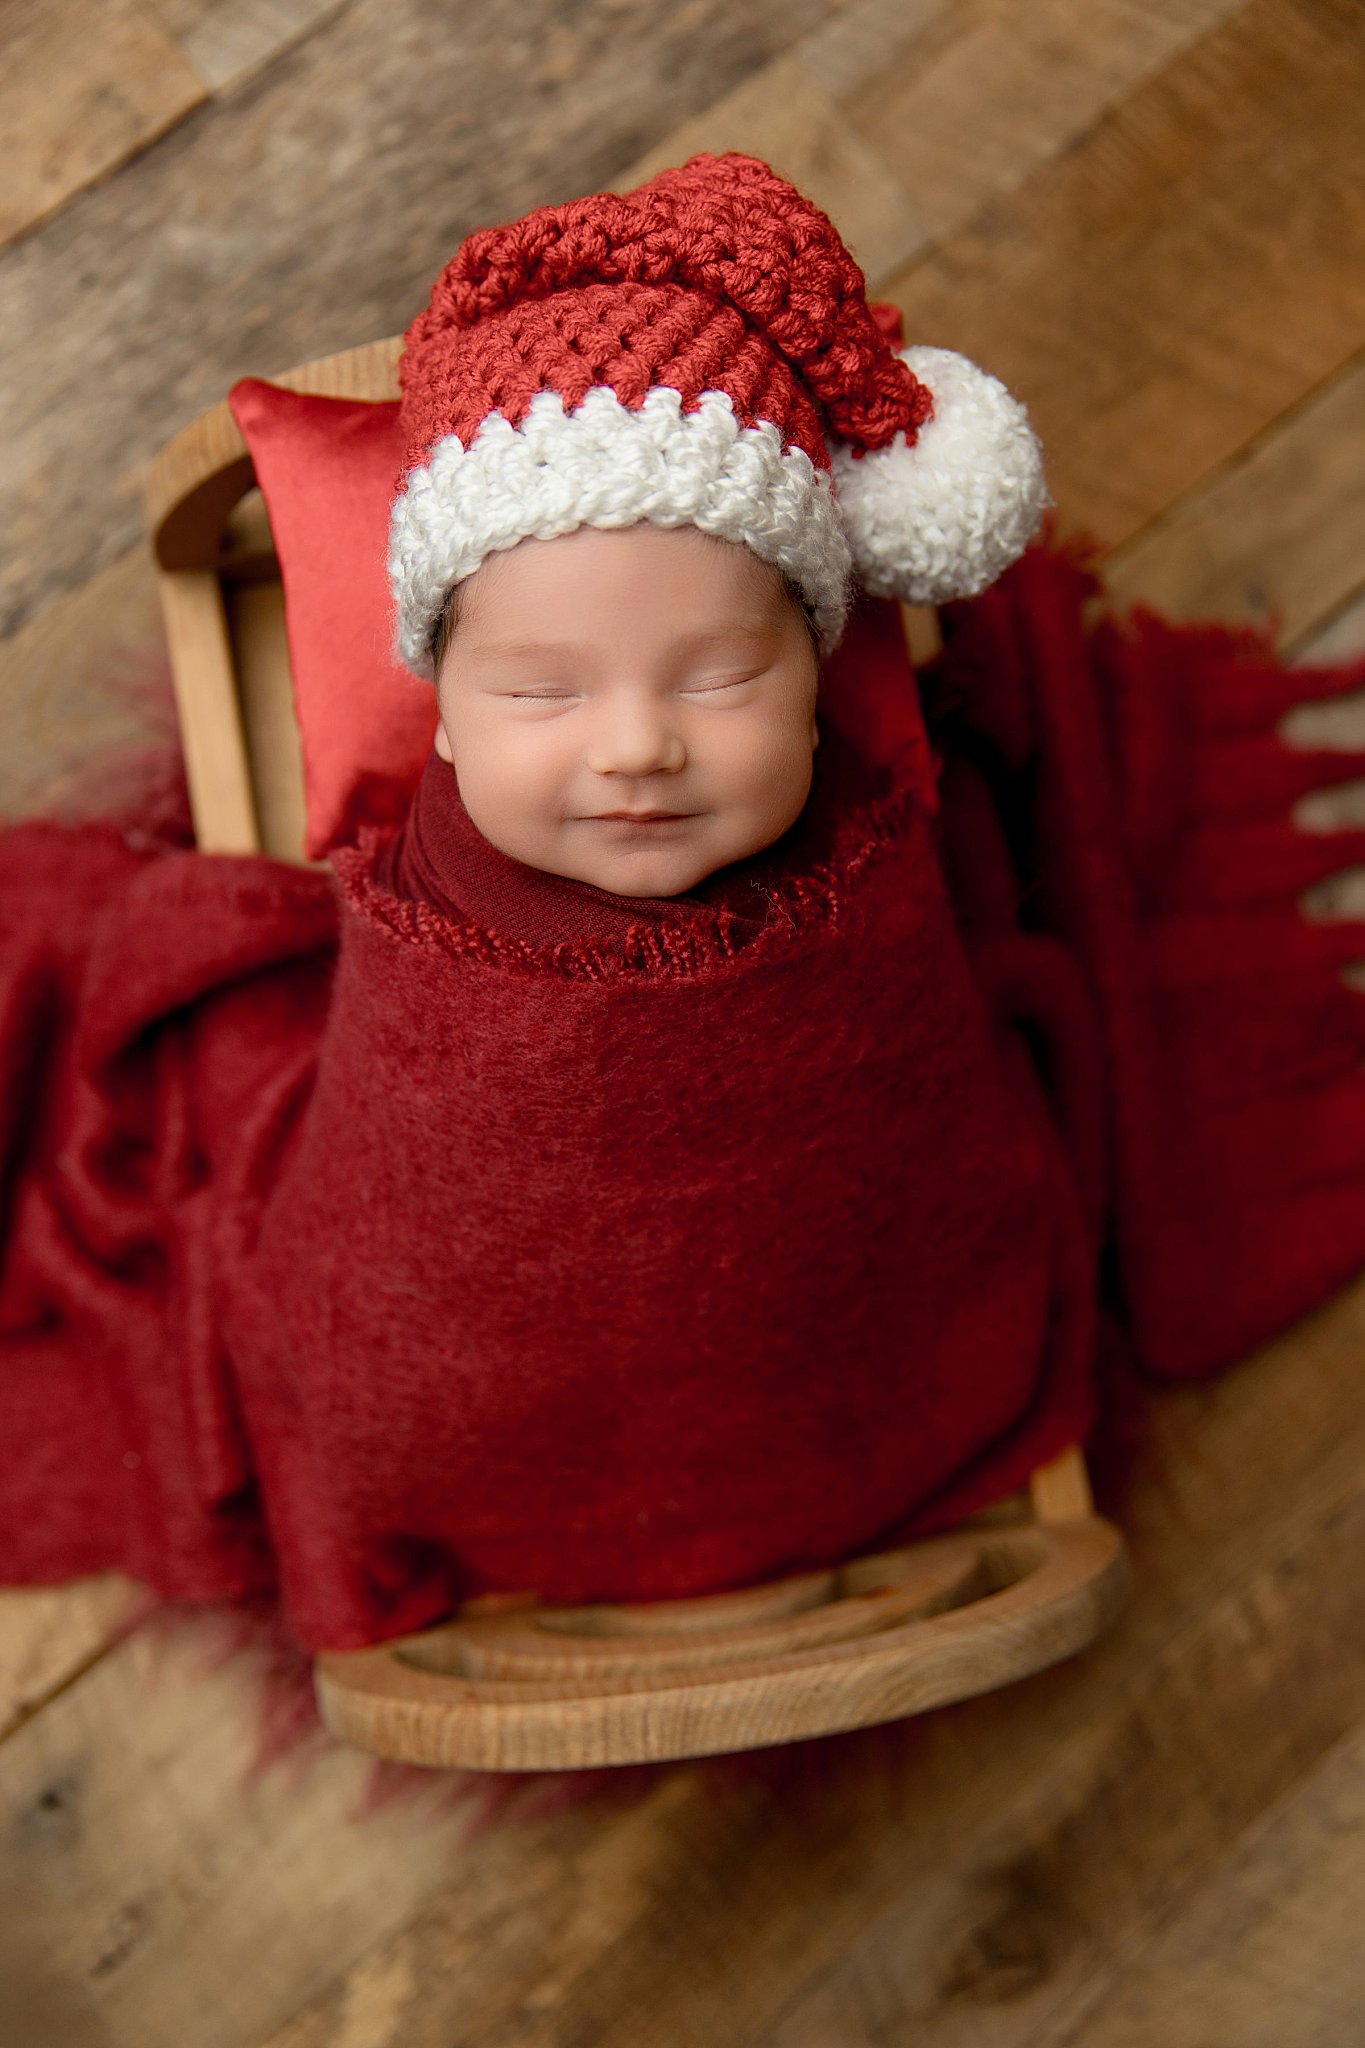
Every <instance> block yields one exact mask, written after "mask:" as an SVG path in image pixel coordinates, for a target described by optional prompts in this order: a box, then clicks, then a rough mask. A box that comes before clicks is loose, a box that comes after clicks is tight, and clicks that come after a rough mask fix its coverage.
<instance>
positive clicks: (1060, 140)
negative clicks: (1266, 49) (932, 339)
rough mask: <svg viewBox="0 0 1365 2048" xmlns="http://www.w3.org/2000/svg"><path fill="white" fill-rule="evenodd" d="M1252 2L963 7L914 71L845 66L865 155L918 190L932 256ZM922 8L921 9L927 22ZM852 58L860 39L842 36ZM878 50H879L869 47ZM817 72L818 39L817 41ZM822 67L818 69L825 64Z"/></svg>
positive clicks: (928, 41) (939, 26) (1126, 0)
mask: <svg viewBox="0 0 1365 2048" xmlns="http://www.w3.org/2000/svg"><path fill="white" fill-rule="evenodd" d="M1244 4H1245V0H1088V4H1078V0H1030V4H1029V5H1027V6H1021V5H1019V4H1017V0H961V4H959V5H957V6H955V7H953V8H952V9H951V10H949V11H946V12H941V13H940V15H939V18H938V20H937V22H936V23H935V32H933V33H930V34H928V35H926V36H924V37H923V39H922V41H921V42H920V43H918V44H917V45H914V46H912V47H911V48H910V50H909V52H908V61H905V62H897V61H896V60H895V58H894V56H889V57H888V56H887V54H886V49H885V43H883V53H882V56H881V58H880V59H879V58H878V55H877V52H876V49H875V44H874V45H873V46H872V47H870V48H869V49H868V55H867V61H866V63H865V65H864V66H863V67H861V68H860V69H859V70H857V71H856V72H854V71H853V70H852V67H851V66H849V65H842V66H838V65H836V67H835V70H834V79H835V83H834V84H832V85H831V87H830V89H831V90H833V91H836V92H837V93H838V95H839V97H840V100H841V103H842V104H843V106H844V107H845V108H846V110H847V113H848V115H849V117H850V119H851V120H852V122H853V124H854V125H855V127H856V129H857V132H858V134H859V136H860V137H861V138H862V140H863V142H864V143H865V145H866V146H867V147H868V148H869V149H871V150H872V151H873V152H875V154H876V155H877V156H878V157H879V158H880V160H881V161H882V163H883V164H884V165H885V167H886V170H887V171H888V172H889V173H890V174H891V175H892V176H894V177H895V178H896V179H897V180H898V181H899V183H900V184H901V186H902V187H903V188H904V190H905V191H906V192H907V193H909V195H910V197H911V199H912V201H913V204H914V207H915V212H916V217H917V219H918V221H919V223H920V228H921V235H922V243H923V246H925V247H927V246H928V245H930V244H932V243H935V242H939V241H942V240H943V239H944V238H945V237H946V236H948V235H951V234H954V233H956V232H957V230H959V229H960V228H963V227H965V226H967V224H968V223H969V222H970V221H971V220H972V219H973V218H974V217H975V215H976V214H977V213H978V212H980V211H981V210H982V209H983V208H985V207H990V206H995V205H998V204H999V203H1000V201H1001V200H1002V199H1003V198H1005V197H1006V196H1007V195H1008V194H1010V193H1011V192H1013V191H1014V190H1015V189H1016V187H1018V186H1019V185H1020V184H1022V183H1023V181H1024V180H1025V179H1026V178H1028V177H1029V176H1030V174H1031V173H1032V172H1034V171H1035V170H1037V169H1039V168H1040V166H1043V165H1046V164H1049V163H1051V162H1053V161H1054V160H1056V159H1058V158H1061V157H1063V156H1065V154H1066V153H1067V152H1068V151H1069V150H1070V149H1071V148H1073V147H1074V146H1075V145H1076V144H1077V143H1078V142H1080V141H1081V140H1082V139H1083V138H1084V137H1086V136H1088V135H1089V134H1090V132H1091V131H1092V130H1093V129H1094V128H1095V127H1096V125H1097V124H1098V123H1099V122H1100V121H1101V120H1102V119H1103V118H1104V117H1105V116H1106V115H1107V114H1108V113H1109V112H1110V110H1111V109H1112V108H1114V107H1115V106H1117V105H1118V104H1119V103H1120V102H1122V101H1123V100H1124V99H1125V98H1126V97H1127V96H1128V95H1130V94H1132V93H1133V92H1135V91H1136V89H1137V88H1138V87H1140V86H1141V85H1143V84H1144V83H1145V81H1146V80H1148V79H1149V78H1150V77H1152V75H1153V74H1154V73H1156V72H1158V71H1159V70H1161V69H1162V68H1163V67H1164V66H1166V65H1167V64H1169V63H1170V62H1171V61H1172V59H1174V58H1175V57H1177V56H1178V55H1179V54H1180V53H1181V52H1182V51H1183V50H1185V49H1187V48H1189V46H1190V45H1191V44H1193V43H1195V42H1196V41H1197V40H1198V39H1199V38H1200V37H1201V36H1202V35H1204V34H1205V33H1206V32H1207V31H1208V30H1209V29H1211V28H1213V27H1215V26H1217V25H1218V24H1219V23H1220V22H1223V21H1226V20H1227V19H1228V18H1229V17H1231V16H1232V15H1235V14H1236V13H1237V12H1238V11H1239V9H1240V8H1241V7H1242V6H1243V5H1244ZM918 11H919V10H915V14H916V15H917V14H918ZM843 41H844V47H845V48H846V49H851V48H852V47H853V45H854V38H853V37H852V36H851V35H850V36H846V37H845V38H844V39H843ZM869 41H871V39H869ZM808 47H809V48H810V50H811V52H812V55H813V56H816V55H817V53H818V56H817V64H818V67H819V68H818V70H817V75H819V74H820V71H823V68H824V62H827V61H828V59H827V56H826V52H825V50H824V49H823V48H822V47H821V38H820V36H819V34H818V32H817V34H815V35H813V36H812V37H811V38H810V41H809V45H808ZM821 60H823V61H821Z"/></svg>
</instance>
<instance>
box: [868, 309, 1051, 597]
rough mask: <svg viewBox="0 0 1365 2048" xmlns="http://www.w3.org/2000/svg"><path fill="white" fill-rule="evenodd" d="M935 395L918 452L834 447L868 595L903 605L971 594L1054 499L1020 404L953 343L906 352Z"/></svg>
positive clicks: (1010, 556)
mask: <svg viewBox="0 0 1365 2048" xmlns="http://www.w3.org/2000/svg"><path fill="white" fill-rule="evenodd" d="M899 353H900V358H901V361H902V362H904V363H908V364H909V365H910V368H911V370H912V371H913V372H914V374H915V376H916V377H917V378H918V379H919V381H920V383H921V384H927V385H928V387H929V390H930V391H931V392H932V393H933V399H934V416H933V418H932V419H931V420H929V421H927V422H926V424H925V425H924V426H922V427H921V428H920V430H919V434H918V437H917V439H916V441H915V444H914V446H913V447H910V448H907V446H906V444H905V435H904V434H903V433H902V434H897V435H896V438H895V440H894V441H891V442H889V443H888V445H887V446H886V447H885V448H876V449H872V450H870V451H869V452H868V453H867V454H865V455H861V456H857V457H855V456H854V454H853V452H852V450H851V449H850V448H849V447H848V446H847V445H846V444H845V443H844V442H836V443H835V444H834V445H833V447H832V448H831V451H830V453H831V458H832V461H833V466H834V488H835V496H836V499H837V502H838V509H839V516H840V519H841V520H842V522H843V527H844V531H845V533H846V534H847V535H848V541H849V546H850V548H851V549H852V552H853V559H854V562H855V564H856V566H857V570H858V578H859V581H860V582H861V583H862V586H863V588H864V590H866V591H868V592H869V594H870V595H871V596H873V597H898V598H901V599H902V600H903V601H904V602H905V603H906V604H943V603H946V602H947V601H948V600H949V599H951V598H957V597H975V596H976V595H977V594H978V592H979V591H982V590H985V589H986V587H987V585H988V584H991V583H994V581H995V579H996V577H997V576H998V575H1000V573H1001V571H1002V570H1004V569H1007V568H1008V567H1009V565H1010V563H1011V562H1012V561H1014V560H1015V558H1016V557H1017V556H1019V555H1021V554H1022V553H1023V552H1024V549H1025V548H1026V547H1027V546H1028V544H1029V542H1030V541H1031V540H1032V538H1033V536H1034V534H1035V533H1036V532H1037V530H1038V522H1039V520H1040V519H1041V518H1042V516H1043V512H1044V510H1045V508H1046V507H1047V506H1048V505H1049V504H1050V503H1051V502H1052V501H1051V499H1050V498H1049V496H1048V491H1047V483H1046V481H1045V479H1044V476H1043V459H1042V451H1041V449H1040V448H1039V445H1038V437H1037V435H1036V434H1035V433H1034V431H1033V429H1032V427H1030V425H1029V423H1028V414H1027V412H1026V411H1025V409H1024V407H1023V406H1022V405H1021V404H1020V403H1019V401H1018V399H1016V398H1011V396H1010V394H1009V392H1008V391H1006V389H1005V387H1004V385H1003V384H1002V383H1001V382H1000V380H999V379H998V378H997V377H992V376H989V375H988V374H987V372H986V371H985V370H979V369H978V368H977V367H976V364H975V363H969V362H968V361H967V358H966V357H965V356H960V355H955V354H954V352H953V351H952V350H951V349H946V348H907V349H902V350H900V351H899Z"/></svg>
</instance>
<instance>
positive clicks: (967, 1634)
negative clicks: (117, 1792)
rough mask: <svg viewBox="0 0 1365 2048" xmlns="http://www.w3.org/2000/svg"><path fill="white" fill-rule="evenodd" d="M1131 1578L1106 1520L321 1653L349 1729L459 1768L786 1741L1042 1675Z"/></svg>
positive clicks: (615, 1759)
mask: <svg viewBox="0 0 1365 2048" xmlns="http://www.w3.org/2000/svg"><path fill="white" fill-rule="evenodd" d="M1052 1485H1053V1487H1054V1488H1056V1490H1058V1491H1060V1490H1061V1489H1060V1487H1059V1486H1058V1485H1057V1482H1056V1481H1055V1480H1054V1481H1053V1482H1052ZM1046 1491H1047V1489H1045V1492H1046ZM1068 1491H1069V1492H1070V1494H1071V1495H1072V1497H1073V1499H1072V1501H1069V1502H1068V1503H1067V1505H1068V1506H1070V1505H1072V1504H1073V1502H1074V1496H1075V1492H1076V1486H1075V1480H1074V1474H1073V1475H1072V1481H1071V1485H1070V1487H1069V1488H1068ZM1127 1589H1128V1574H1127V1570H1126V1566H1125V1560H1124V1555H1123V1544H1122V1539H1121V1538H1120V1537H1119V1534H1118V1532H1117V1530H1116V1529H1114V1527H1113V1525H1112V1524H1111V1523H1108V1522H1106V1521H1104V1520H1103V1519H1102V1518H1101V1517H1100V1516H1098V1515H1093V1514H1084V1515H1076V1514H1068V1515H1066V1516H1062V1515H1058V1516H1057V1517H1055V1518H1054V1519H1053V1520H1051V1521H1047V1522H1044V1521H1041V1520H1040V1521H1038V1522H1036V1523H1035V1522H1033V1521H1031V1520H1025V1521H1022V1522H1020V1523H1018V1524H1016V1525H1015V1526H1013V1527H1002V1526H999V1525H997V1524H994V1523H990V1524H987V1525H986V1526H984V1527H982V1528H980V1529H976V1528H970V1527H968V1528H965V1529H962V1530H959V1531H957V1532H955V1533H953V1534H952V1535H948V1536H942V1537H938V1538H935V1539H933V1540H931V1541H928V1542H925V1543H921V1544H913V1545H911V1546H909V1547H907V1548H905V1549H903V1550H900V1551H894V1552H886V1553H882V1554H878V1555H874V1556H864V1557H858V1558H854V1559H851V1560H849V1562H848V1563H847V1564H845V1565H843V1566H841V1567H840V1568H839V1569H838V1570H837V1571H829V1572H819V1573H805V1574H802V1575H801V1576H800V1577H798V1578H793V1579H785V1580H780V1581H777V1582H775V1583H773V1584H771V1585H768V1586H756V1587H747V1588H745V1589H744V1590H743V1591H741V1592H738V1593H734V1594H713V1595H710V1596H709V1597H706V1598H703V1599H698V1600H674V1601H662V1602H653V1603H650V1604H649V1605H648V1606H624V1607H622V1606H612V1605H599V1606H592V1607H586V1608H578V1609H558V1610H553V1609H552V1610H548V1611H546V1610H541V1609H536V1608H531V1609H521V1610H518V1611H517V1612H515V1613H510V1614H493V1615H481V1616H478V1617H476V1618H473V1619H458V1620H456V1621H453V1622H450V1623H447V1624H445V1625H444V1626H442V1627H440V1628H438V1629H434V1630H430V1631H427V1632H426V1633H424V1634H422V1635H420V1636H413V1637H409V1638H406V1639H405V1640H403V1641H402V1642H397V1643H384V1644H380V1645H378V1646H376V1647H375V1648H373V1649H368V1650H349V1651H341V1652H336V1653H332V1654H329V1655H325V1656H322V1657H320V1658H319V1659H318V1661H317V1684H318V1698H319V1702H320V1704H321V1706H322V1710H323V1718H324V1720H325V1721H326V1723H327V1725H328V1727H329V1728H331V1729H332V1730H333V1732H334V1733H335V1734H337V1735H340V1736H342V1737H344V1739H345V1740H347V1741H349V1742H354V1743H357V1744H359V1746H360V1747H361V1748H363V1749H370V1750H373V1751H374V1752H375V1753H376V1754H377V1755H379V1756H383V1757H391V1758H394V1759H396V1760H397V1761H399V1762H402V1763H413V1764H429V1765H434V1766H436V1767H438V1768H440V1769H450V1768H452V1767H469V1768H472V1769H476V1770H495V1771H505V1770H566V1769H567V1770H583V1769H590V1768H595V1767H597V1766H599V1765H603V1764H634V1763H655V1762H658V1761H659V1760H661V1759H664V1758H672V1757H688V1756H708V1755H713V1754H716V1753H718V1752H728V1751H734V1750H744V1751H748V1750H753V1749H767V1748H772V1747H775V1746H777V1745H779V1744H782V1743H790V1742H795V1741H799V1740H804V1739H808V1738H809V1737H811V1736H824V1735H827V1734H830V1733H832V1732H833V1731H835V1730H839V1731H843V1730H846V1729H850V1728H865V1727H869V1726H871V1725H872V1724H874V1723H877V1722H883V1721H895V1720H899V1719H902V1718H904V1717H905V1716H907V1715H911V1714H922V1713H925V1712H927V1711H928V1710H929V1709H930V1708H932V1707H939V1706H943V1705H944V1704H945V1703H946V1702H948V1701H950V1700H959V1699H969V1698H972V1697H974V1696H975V1695H976V1694H978V1693H982V1692H989V1691H992V1690H993V1689H994V1688H995V1687H997V1686H1002V1685H1009V1684H1013V1683H1015V1682H1017V1681H1018V1680H1019V1679H1021V1678H1025V1677H1029V1676H1031V1675H1032V1674H1033V1673H1034V1672H1035V1671H1041V1670H1043V1669H1044V1668H1045V1667H1047V1666H1048V1665H1051V1664H1055V1663H1057V1662H1058V1661H1060V1660H1061V1659H1062V1658H1065V1657H1071V1656H1074V1655H1075V1654H1076V1653H1077V1652H1078V1651H1079V1650H1081V1649H1083V1648H1084V1647H1085V1646H1086V1645H1087V1644H1088V1643H1091V1642H1093V1641H1094V1639H1095V1637H1096V1636H1097V1635H1099V1634H1100V1633H1101V1631H1102V1630H1103V1629H1105V1628H1107V1627H1108V1626H1110V1624H1111V1623H1112V1622H1113V1620H1114V1617H1115V1616H1116V1615H1117V1614H1118V1613H1119V1611H1120V1610H1121V1608H1122V1606H1123V1602H1124V1600H1125V1598H1126V1597H1127Z"/></svg>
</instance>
